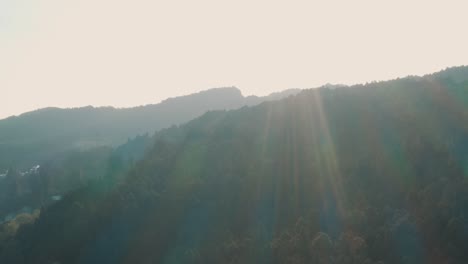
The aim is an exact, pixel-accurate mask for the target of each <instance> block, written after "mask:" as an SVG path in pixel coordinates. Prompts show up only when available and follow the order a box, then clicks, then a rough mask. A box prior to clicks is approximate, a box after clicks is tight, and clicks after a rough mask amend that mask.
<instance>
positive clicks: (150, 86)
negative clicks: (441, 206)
mask: <svg viewBox="0 0 468 264" xmlns="http://www.w3.org/2000/svg"><path fill="white" fill-rule="evenodd" d="M467 10H468V1H466V0H458V1H457V0H440V1H432V0H424V1H420V0H392V1H383V0H353V1H350V0H342V1H338V0H323V1H315V0H309V1H298V0H288V1H275V0H265V1H263V0H235V1H225V0H197V1H193V0H187V1H180V0H168V1H154V0H153V1H149V0H132V1H130V0H127V1H122V0H0V118H4V117H7V116H10V115H18V114H20V113H22V112H26V111H31V110H34V109H38V108H43V107H47V106H56V107H78V106H86V105H94V106H109V105H111V106H116V107H128V106H136V105H143V104H148V103H157V102H159V101H161V100H163V99H166V98H168V97H174V96H179V95H185V94H190V93H194V92H198V91H201V90H206V89H209V88H214V87H225V86H236V87H238V88H239V89H241V90H242V93H243V94H244V95H251V94H255V95H265V94H269V93H271V92H276V91H281V90H284V89H288V88H313V87H318V86H320V85H323V84H326V83H334V84H356V83H365V82H368V81H373V80H388V79H393V78H396V77H404V76H407V75H422V74H426V73H431V72H435V71H439V70H441V69H444V68H446V67H449V66H459V65H467V64H468V49H467V47H468V34H467V32H468V31H467V30H468V29H467V27H468V16H467V15H466V14H467V13H466V12H467Z"/></svg>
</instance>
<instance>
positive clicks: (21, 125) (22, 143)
mask: <svg viewBox="0 0 468 264" xmlns="http://www.w3.org/2000/svg"><path fill="white" fill-rule="evenodd" d="M298 92H299V90H298V89H291V90H286V91H283V92H280V93H274V94H271V95H269V96H264V97H257V96H247V97H244V96H243V95H242V94H241V92H240V90H239V89H237V88H235V87H228V88H216V89H211V90H207V91H203V92H199V93H196V94H191V95H187V96H181V97H175V98H170V99H167V100H165V101H162V102H161V103H159V104H153V105H145V106H139V107H133V108H121V109H116V108H113V107H98V108H94V107H91V106H88V107H82V108H73V109H60V108H45V109H40V110H37V111H33V112H29V113H25V114H22V115H20V116H15V117H10V118H7V119H3V120H0V173H2V172H3V171H5V170H6V169H8V167H10V166H15V167H19V168H22V169H26V168H29V167H31V166H33V165H36V164H39V163H41V162H44V161H46V160H48V159H50V158H53V157H55V156H57V155H62V153H63V152H66V151H69V150H80V149H81V150H83V149H85V150H86V149H90V148H94V147H99V146H117V145H120V144H123V143H125V141H126V140H127V139H128V138H132V137H135V136H137V135H143V134H145V133H150V134H152V133H154V132H155V131H157V130H159V129H162V128H166V127H170V126H172V125H179V124H182V123H185V122H187V121H189V120H191V119H193V118H196V117H198V116H200V115H202V114H204V113H205V112H206V111H209V110H223V109H237V108H240V107H242V106H246V105H255V104H258V103H261V102H263V101H268V100H276V99H281V98H284V97H287V96H289V95H292V94H296V93H298Z"/></svg>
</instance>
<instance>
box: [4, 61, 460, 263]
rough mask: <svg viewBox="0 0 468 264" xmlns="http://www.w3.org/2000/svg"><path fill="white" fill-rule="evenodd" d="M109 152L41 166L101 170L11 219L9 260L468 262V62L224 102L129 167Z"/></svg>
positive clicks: (155, 140)
mask: <svg viewBox="0 0 468 264" xmlns="http://www.w3.org/2000/svg"><path fill="white" fill-rule="evenodd" d="M230 91H232V90H230ZM171 100H172V99H171ZM174 100H175V99H174ZM180 100H181V101H184V100H185V99H180ZM168 101H170V100H168ZM146 144H147V142H146V141H145V138H144V137H142V138H136V139H134V140H130V141H129V142H128V143H127V144H126V146H125V147H121V148H120V149H119V150H118V151H117V152H121V154H125V155H127V154H129V153H130V154H131V153H139V152H140V151H139V149H140V148H141V146H142V145H143V146H145V145H146ZM107 154H108V152H107V150H106V149H100V150H99V151H94V152H93V153H79V154H74V155H71V156H69V158H68V159H66V160H69V161H70V162H66V163H65V164H66V166H61V167H58V168H55V167H54V166H50V168H49V169H48V168H47V166H46V165H45V166H44V167H46V168H44V170H43V171H41V169H42V166H41V169H40V171H39V172H38V173H39V175H37V176H39V177H34V179H45V180H43V181H42V182H44V183H45V185H47V186H50V185H52V187H55V186H59V184H60V182H57V181H58V180H59V179H61V178H62V177H50V176H48V175H51V174H52V175H54V174H53V171H54V170H59V171H62V169H63V171H65V172H67V173H69V174H70V175H71V176H70V177H68V178H67V179H73V178H77V177H76V176H75V175H78V176H82V175H83V176H86V175H89V177H91V178H93V179H96V180H95V181H93V182H92V183H90V184H87V185H85V186H84V187H83V188H80V189H78V190H76V191H73V192H71V193H68V194H66V195H64V196H63V199H61V200H60V201H57V202H54V203H52V204H51V205H50V206H47V205H46V206H44V207H41V211H40V214H39V213H35V212H30V213H22V214H19V215H17V216H15V217H14V219H10V218H9V219H7V221H6V222H5V223H4V224H3V225H0V263H15V264H29V263H123V264H126V263H132V264H133V263H193V264H198V263H215V264H224V263H226V264H227V263H262V264H266V263H268V264H270V263H271V264H281V263H336V264H351V263H368V264H382V263H396V264H400V263H401V264H408V263H468V250H467V241H468V67H460V68H453V69H449V70H446V71H443V72H440V73H437V74H432V75H426V76H423V77H406V78H401V79H397V80H392V81H385V82H372V83H368V84H366V85H355V86H351V87H346V88H337V87H331V88H330V87H322V88H320V89H310V90H305V91H302V92H300V93H299V94H297V95H295V96H289V97H288V98H285V99H282V100H278V101H275V102H265V103H262V104H260V105H257V106H253V107H243V108H241V109H238V110H233V111H209V112H207V113H206V114H204V115H202V116H201V117H199V118H196V119H194V120H192V121H190V122H188V123H186V124H184V125H180V126H177V127H175V126H174V127H170V128H168V129H163V130H160V131H159V132H157V133H156V134H155V135H154V137H152V143H151V147H150V148H149V149H148V150H147V151H146V152H145V153H144V154H143V155H142V156H141V158H139V161H137V162H136V163H135V164H133V165H131V166H130V167H129V170H127V171H124V172H122V170H120V169H119V168H120V167H121V166H122V164H119V160H118V159H113V160H112V162H111V166H108V168H109V169H108V170H107V171H106V166H107V165H106V166H104V167H102V166H101V168H100V166H96V165H95V162H94V161H97V160H100V159H101V160H105V159H103V157H104V158H106V155H107ZM113 154H115V153H113ZM125 155H124V156H123V157H124V159H128V157H126V156H125ZM128 156H130V157H132V155H128ZM89 160H91V161H93V162H91V163H89ZM105 164H106V163H105ZM70 167H72V168H70ZM75 167H76V168H79V170H78V169H75ZM100 170H101V171H103V172H101V173H100V172H99V171H100ZM62 174H63V173H62ZM99 174H100V175H99ZM41 175H42V176H41ZM4 177H5V179H4V181H6V182H7V183H9V184H10V185H11V186H16V188H7V189H6V190H5V191H4V192H0V194H2V195H3V196H6V197H10V196H11V195H16V196H18V197H21V194H23V193H25V192H26V188H23V187H22V186H23V185H22V184H21V182H20V181H21V177H22V176H21V175H18V174H15V172H14V171H9V173H8V174H7V175H5V176H4ZM51 189H52V188H50V187H49V188H46V191H49V190H51ZM33 190H34V188H33ZM41 190H42V189H39V191H37V193H39V194H40V193H42V191H41ZM9 195H10V196H9ZM50 195H52V193H49V195H48V196H46V197H49V196H50ZM54 196H55V195H54ZM53 199H54V198H53ZM54 200H55V199H54ZM36 219H37V220H36ZM31 223H34V224H31ZM19 225H21V228H19V229H18V226H19ZM15 228H16V229H15Z"/></svg>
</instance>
